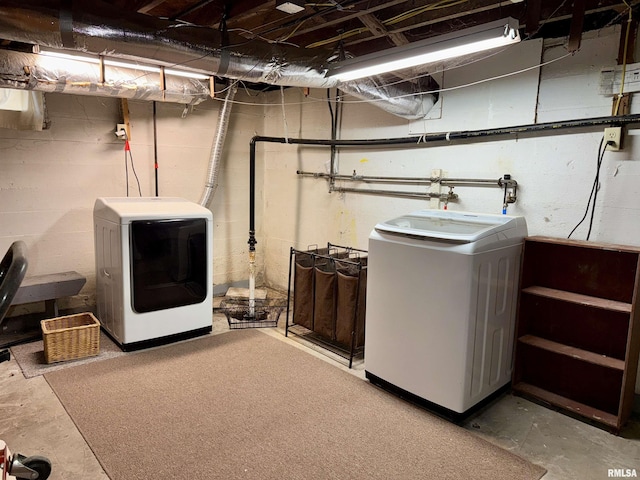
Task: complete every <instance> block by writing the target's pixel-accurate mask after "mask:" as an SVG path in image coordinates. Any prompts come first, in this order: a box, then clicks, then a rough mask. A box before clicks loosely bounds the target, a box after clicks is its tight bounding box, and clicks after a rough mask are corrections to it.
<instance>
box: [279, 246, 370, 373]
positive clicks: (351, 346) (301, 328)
mask: <svg viewBox="0 0 640 480" xmlns="http://www.w3.org/2000/svg"><path fill="white" fill-rule="evenodd" d="M366 254H367V251H366V250H360V249H356V248H351V247H343V246H340V245H334V244H331V243H328V244H327V247H326V248H321V249H319V248H317V247H315V248H309V249H308V250H306V251H304V250H296V249H294V248H291V253H290V257H289V284H288V289H287V300H288V302H287V321H286V328H285V336H288V335H289V333H292V334H294V335H296V336H299V337H301V338H304V339H305V340H307V341H309V342H311V343H313V344H315V345H318V346H320V347H322V348H323V349H325V350H327V351H330V352H332V353H334V354H336V355H338V356H340V357H342V358H344V359H346V360H347V361H348V365H349V368H351V367H352V365H353V359H354V358H355V357H357V356H361V355H363V354H364V324H365V306H366V285H367V256H366ZM292 279H293V292H292V288H291V287H292ZM292 293H293V318H292V319H291V320H290V316H289V309H290V307H289V305H290V304H291V296H292Z"/></svg>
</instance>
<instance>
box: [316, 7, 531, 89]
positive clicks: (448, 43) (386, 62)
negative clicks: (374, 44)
mask: <svg viewBox="0 0 640 480" xmlns="http://www.w3.org/2000/svg"><path fill="white" fill-rule="evenodd" d="M519 41H520V34H519V32H518V21H517V20H515V19H513V18H511V17H509V18H505V19H504V20H498V21H495V22H491V23H488V24H485V25H479V26H476V27H472V28H468V29H465V30H461V31H459V32H455V33H451V34H447V35H441V36H438V37H433V38H428V39H425V40H421V41H418V42H414V43H410V44H408V45H403V46H400V47H395V48H390V49H388V50H383V51H382V52H377V53H370V54H367V55H363V56H362V57H356V58H352V59H348V60H344V61H342V62H336V63H335V64H333V65H331V66H330V67H329V70H328V72H327V76H328V77H332V78H335V79H337V80H340V81H341V82H348V81H349V80H355V79H358V78H363V77H369V76H372V75H379V74H381V73H387V72H394V71H398V70H403V69H405V68H410V67H416V66H418V65H425V64H430V63H436V62H440V61H442V60H447V59H450V58H455V57H460V56H463V55H468V54H471V53H477V52H482V51H485V50H491V49H493V48H498V47H502V46H507V45H511V44H513V43H517V42H519Z"/></svg>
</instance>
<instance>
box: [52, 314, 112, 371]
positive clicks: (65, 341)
mask: <svg viewBox="0 0 640 480" xmlns="http://www.w3.org/2000/svg"><path fill="white" fill-rule="evenodd" d="M40 325H41V326H42V339H43V341H44V358H45V361H46V362H47V363H54V362H62V361H64V360H73V359H76V358H83V357H91V356H95V355H98V353H99V351H100V322H99V321H98V319H97V318H96V317H94V316H93V314H92V313H79V314H76V315H67V316H65V317H56V318H51V319H48V320H42V321H41V322H40Z"/></svg>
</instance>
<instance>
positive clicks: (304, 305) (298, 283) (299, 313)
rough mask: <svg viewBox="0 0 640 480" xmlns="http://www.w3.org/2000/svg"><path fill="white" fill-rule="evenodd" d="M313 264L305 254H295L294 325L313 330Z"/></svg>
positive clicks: (310, 256)
mask: <svg viewBox="0 0 640 480" xmlns="http://www.w3.org/2000/svg"><path fill="white" fill-rule="evenodd" d="M313 262H314V257H313V256H312V255H309V254H307V253H305V252H296V254H295V272H294V273H295V276H294V283H293V292H294V295H293V323H296V324H298V325H302V326H303V327H305V328H308V329H309V330H313Z"/></svg>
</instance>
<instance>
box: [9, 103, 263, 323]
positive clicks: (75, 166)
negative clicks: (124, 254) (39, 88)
mask: <svg viewBox="0 0 640 480" xmlns="http://www.w3.org/2000/svg"><path fill="white" fill-rule="evenodd" d="M242 96H243V94H242V93H241V94H240V95H239V97H240V98H242ZM247 98H248V97H247ZM247 98H245V100H247ZM45 99H46V103H47V112H48V115H49V118H50V123H51V128H50V129H48V130H44V131H42V132H37V131H33V132H32V131H17V130H9V129H0V148H1V149H2V155H1V157H0V251H2V252H3V254H4V252H5V251H6V249H7V248H8V247H9V245H10V244H11V242H13V241H14V240H23V241H25V242H26V244H27V248H28V255H29V269H28V272H27V274H28V275H39V274H46V273H54V272H60V271H65V270H76V271H78V272H79V273H81V274H83V275H85V276H86V277H87V283H86V285H85V287H84V288H83V289H82V291H81V292H80V295H79V296H77V297H74V298H71V299H65V300H64V301H62V302H61V305H60V306H61V308H62V309H64V308H74V309H77V308H83V307H86V308H91V307H93V306H94V305H95V267H94V244H93V241H94V240H93V205H94V202H95V199H96V198H97V197H101V196H107V197H109V196H126V195H127V188H126V182H125V155H124V142H123V141H122V140H119V139H117V137H116V136H115V134H114V132H115V128H116V123H122V118H123V117H122V112H121V102H120V100H119V99H115V98H101V97H91V96H79V95H67V94H64V95H63V94H53V93H52V94H46V96H45ZM253 100H254V101H255V99H253ZM219 102H220V101H219V100H209V101H207V102H205V103H202V104H200V105H197V106H193V107H189V108H187V109H186V111H185V108H186V107H185V106H184V105H181V104H172V103H157V105H156V129H157V147H158V148H157V152H158V153H157V159H158V164H159V169H158V191H159V194H160V195H161V196H176V197H183V198H186V199H187V200H191V201H194V202H198V201H199V200H200V197H201V194H202V192H203V189H204V186H205V181H206V177H207V172H208V166H209V159H210V155H211V148H212V145H213V140H214V136H215V132H216V126H217V123H218V112H219V105H220V103H219ZM128 107H129V114H130V123H131V141H130V146H131V154H132V156H133V162H134V166H135V171H136V173H137V176H138V179H139V181H140V189H141V191H142V195H143V196H153V195H154V194H155V179H154V177H155V172H154V146H153V135H154V133H153V123H154V122H153V105H152V103H151V102H145V101H131V100H130V101H129V102H128ZM185 113H186V114H185ZM262 123H263V114H262V111H261V109H260V108H255V107H243V106H242V105H238V106H236V107H235V108H234V109H233V113H232V115H231V118H230V125H229V134H228V136H227V142H226V144H225V154H224V158H223V160H222V161H223V166H222V168H221V170H220V184H219V187H218V190H217V192H216V194H215V196H214V197H213V199H212V201H211V202H210V204H209V205H208V207H209V208H210V209H211V210H212V211H213V214H214V232H215V238H214V262H213V263H214V283H215V284H225V283H233V282H237V281H241V280H245V279H246V278H247V273H246V265H247V255H248V253H247V251H248V248H247V244H246V242H247V238H248V228H249V227H248V182H249V180H248V178H249V161H248V144H249V140H250V138H251V137H252V136H253V135H255V134H256V132H257V131H259V130H260V129H261V126H262ZM128 168H129V195H130V196H138V195H139V193H138V186H137V182H136V179H135V176H134V173H133V170H132V167H131V164H130V161H129V166H128ZM259 213H260V210H259V211H258V214H259ZM259 267H260V271H262V267H261V265H259ZM34 308H36V309H37V308H38V306H37V305H36V306H27V307H18V308H15V309H14V311H12V312H10V315H17V314H21V313H27V312H28V311H32V310H33V309H34Z"/></svg>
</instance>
